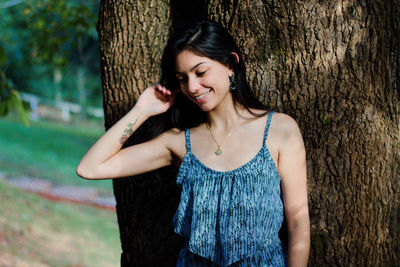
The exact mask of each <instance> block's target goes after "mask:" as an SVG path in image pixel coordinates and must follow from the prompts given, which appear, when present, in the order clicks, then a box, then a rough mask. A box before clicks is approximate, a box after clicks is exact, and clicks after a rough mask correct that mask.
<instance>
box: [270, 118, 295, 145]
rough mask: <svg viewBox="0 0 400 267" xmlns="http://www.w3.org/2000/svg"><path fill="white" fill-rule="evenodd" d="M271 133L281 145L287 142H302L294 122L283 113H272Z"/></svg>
mask: <svg viewBox="0 0 400 267" xmlns="http://www.w3.org/2000/svg"><path fill="white" fill-rule="evenodd" d="M271 132H272V133H273V135H274V136H276V137H278V138H277V139H279V140H280V141H281V142H282V143H288V141H289V140H291V141H292V142H299V141H301V142H302V136H301V132H300V128H299V126H298V124H297V122H296V120H295V119H294V118H293V117H292V116H290V115H288V114H285V113H281V112H274V114H273V116H272V119H271Z"/></svg>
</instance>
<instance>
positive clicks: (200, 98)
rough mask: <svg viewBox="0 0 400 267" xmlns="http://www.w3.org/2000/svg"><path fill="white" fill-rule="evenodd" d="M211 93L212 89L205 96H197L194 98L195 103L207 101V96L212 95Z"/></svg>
mask: <svg viewBox="0 0 400 267" xmlns="http://www.w3.org/2000/svg"><path fill="white" fill-rule="evenodd" d="M210 92H211V89H210V90H209V91H207V92H205V93H204V94H201V95H199V96H196V97H195V98H194V99H195V101H196V103H201V102H204V101H205V100H206V98H207V96H208V95H209V94H210Z"/></svg>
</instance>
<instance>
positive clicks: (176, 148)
mask: <svg viewBox="0 0 400 267" xmlns="http://www.w3.org/2000/svg"><path fill="white" fill-rule="evenodd" d="M159 138H160V139H161V140H162V143H163V144H164V145H165V146H166V147H167V148H168V150H170V151H171V153H172V154H173V156H174V157H175V158H177V159H179V160H182V159H183V157H184V156H185V154H186V145H185V131H183V130H180V129H178V128H172V129H170V130H168V131H165V132H164V133H162V134H161V135H160V136H159Z"/></svg>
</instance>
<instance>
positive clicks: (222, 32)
mask: <svg viewBox="0 0 400 267" xmlns="http://www.w3.org/2000/svg"><path fill="white" fill-rule="evenodd" d="M184 50H189V51H192V52H194V53H196V54H199V55H201V56H205V57H208V58H210V59H212V60H215V61H218V62H220V63H222V64H224V65H226V66H230V67H231V68H232V69H233V71H234V75H235V80H236V89H235V90H232V91H231V92H232V98H233V102H234V104H235V108H236V107H237V106H240V105H241V106H243V107H244V108H246V109H247V110H248V111H249V112H250V113H251V114H252V115H254V116H257V117H259V116H263V115H265V114H266V113H262V114H256V113H254V112H252V111H251V110H250V108H256V109H263V110H265V109H266V107H265V106H264V105H263V104H261V103H260V102H259V101H258V99H257V98H256V97H255V96H254V95H253V93H252V91H251V90H250V87H249V84H248V83H247V79H246V66H245V63H244V60H243V57H242V54H241V52H240V50H239V48H238V46H237V45H236V43H235V41H234V39H233V38H232V36H231V35H230V34H229V33H228V31H227V30H226V29H225V28H224V27H222V25H220V24H218V23H217V22H214V21H211V20H203V21H199V22H197V23H195V24H193V25H191V26H189V27H186V28H181V29H177V30H176V31H175V33H174V34H173V35H172V37H171V38H170V39H169V41H168V43H167V46H166V47H165V49H164V53H163V58H162V63H161V70H162V76H161V84H163V85H164V86H166V87H167V88H169V89H170V90H172V91H175V90H178V89H179V82H178V79H177V77H176V74H175V64H176V58H177V56H178V54H179V53H181V52H182V51H184ZM232 52H235V53H236V54H237V55H238V56H239V62H237V61H236V58H235V56H234V55H233V54H232ZM170 114H171V123H172V125H173V126H174V127H178V128H180V129H181V130H183V129H186V128H189V127H194V126H197V125H199V124H200V123H202V122H205V121H206V118H207V117H206V113H205V112H204V111H202V110H201V109H200V108H199V107H198V106H197V105H196V104H195V103H193V102H192V101H190V100H189V99H188V98H187V97H186V96H185V95H183V94H178V95H177V96H176V99H175V103H174V105H173V106H172V107H171V111H170Z"/></svg>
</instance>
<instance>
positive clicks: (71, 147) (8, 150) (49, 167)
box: [0, 118, 112, 192]
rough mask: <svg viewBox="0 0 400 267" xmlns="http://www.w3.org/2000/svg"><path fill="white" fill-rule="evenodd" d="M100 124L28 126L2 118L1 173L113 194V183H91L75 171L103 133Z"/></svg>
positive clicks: (0, 138) (43, 122) (108, 181)
mask: <svg viewBox="0 0 400 267" xmlns="http://www.w3.org/2000/svg"><path fill="white" fill-rule="evenodd" d="M99 123H100V122H98V123H97V124H94V123H81V124H79V123H74V124H63V123H57V122H48V121H39V122H32V123H31V125H30V126H29V127H26V126H24V125H22V124H21V123H19V122H16V121H14V120H13V119H12V118H1V119H0V129H1V130H0V171H1V172H4V173H7V174H12V175H15V176H31V177H37V178H42V179H47V180H50V181H52V182H55V183H58V184H68V185H78V186H90V187H97V188H99V189H102V190H103V191H106V192H111V190H112V183H111V181H110V180H98V181H88V180H84V179H81V178H79V176H77V175H76V172H75V170H76V167H77V165H78V163H79V161H80V159H81V158H82V156H83V155H84V154H85V153H86V151H87V150H88V149H89V148H90V146H91V145H92V144H93V143H94V142H95V141H96V139H97V138H99V137H100V136H101V134H102V132H103V131H102V130H101V128H100V127H101V126H102V125H99Z"/></svg>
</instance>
